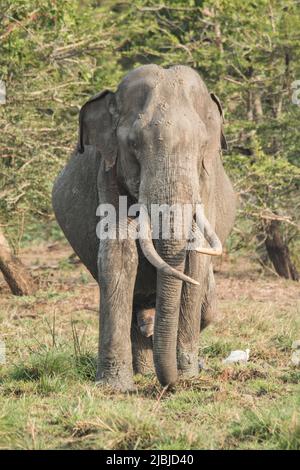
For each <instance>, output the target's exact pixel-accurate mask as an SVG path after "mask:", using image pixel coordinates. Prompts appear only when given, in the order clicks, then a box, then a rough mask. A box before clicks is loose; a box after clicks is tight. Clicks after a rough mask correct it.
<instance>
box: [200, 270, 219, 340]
mask: <svg viewBox="0 0 300 470" xmlns="http://www.w3.org/2000/svg"><path fill="white" fill-rule="evenodd" d="M215 287H216V283H215V277H214V272H213V266H212V263H211V264H210V266H209V275H208V282H207V290H206V293H205V296H204V300H203V302H202V305H201V322H200V331H202V330H203V329H204V328H206V327H207V326H208V325H209V324H210V323H212V322H215V321H217V318H218V313H217V299H216V291H215Z"/></svg>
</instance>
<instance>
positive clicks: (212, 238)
mask: <svg viewBox="0 0 300 470" xmlns="http://www.w3.org/2000/svg"><path fill="white" fill-rule="evenodd" d="M199 232H200V233H199ZM192 235H193V237H194V238H195V239H196V240H195V242H196V247H195V248H193V251H197V252H198V253H202V254H204V255H210V256H221V254H222V243H221V241H220V240H219V237H218V236H217V234H216V232H215V231H214V230H213V229H212V227H211V225H210V223H209V222H208V220H207V218H206V217H205V215H204V214H201V218H200V223H199V225H198V224H197V223H196V222H195V221H193V227H192ZM202 236H204V238H205V240H206V241H207V242H208V243H209V245H210V248H205V247H202V246H201V245H202V241H203V237H202ZM195 242H194V243H195Z"/></svg>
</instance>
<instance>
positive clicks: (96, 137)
mask: <svg viewBox="0 0 300 470" xmlns="http://www.w3.org/2000/svg"><path fill="white" fill-rule="evenodd" d="M113 102H114V93H113V92H111V91H109V90H104V91H102V92H101V93H98V94H97V95H95V96H93V97H92V98H90V99H89V100H88V101H87V102H86V103H85V104H84V105H83V106H82V108H81V110H80V114H79V142H78V151H79V152H80V153H83V152H84V146H85V145H92V146H94V147H95V148H96V151H97V152H98V153H100V155H101V157H102V158H103V159H104V162H105V170H106V171H108V170H110V169H111V168H112V167H113V166H114V164H115V162H116V158H117V139H116V132H115V125H114V122H113V120H114V118H113V114H112V112H111V109H112V106H113Z"/></svg>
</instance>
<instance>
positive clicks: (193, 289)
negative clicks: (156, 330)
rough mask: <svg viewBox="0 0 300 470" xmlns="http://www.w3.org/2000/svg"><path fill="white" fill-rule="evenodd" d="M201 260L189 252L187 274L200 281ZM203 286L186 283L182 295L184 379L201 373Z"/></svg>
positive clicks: (179, 361) (180, 359)
mask: <svg viewBox="0 0 300 470" xmlns="http://www.w3.org/2000/svg"><path fill="white" fill-rule="evenodd" d="M200 263H201V259H200V257H199V255H198V254H197V253H195V252H191V251H190V252H188V254H187V259H186V273H187V274H188V275H189V276H191V277H193V278H194V277H195V278H197V280H198V275H199V272H200V271H201V264H200ZM202 291H203V286H202V285H201V284H200V285H199V286H194V285H191V284H187V283H184V284H183V287H182V293H181V306H180V316H179V330H178V339H177V364H178V371H179V373H180V375H181V376H183V377H186V378H188V377H193V376H195V375H197V374H198V372H199V365H198V349H199V311H200V306H201V297H202Z"/></svg>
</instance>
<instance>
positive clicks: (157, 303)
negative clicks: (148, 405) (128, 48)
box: [52, 64, 236, 391]
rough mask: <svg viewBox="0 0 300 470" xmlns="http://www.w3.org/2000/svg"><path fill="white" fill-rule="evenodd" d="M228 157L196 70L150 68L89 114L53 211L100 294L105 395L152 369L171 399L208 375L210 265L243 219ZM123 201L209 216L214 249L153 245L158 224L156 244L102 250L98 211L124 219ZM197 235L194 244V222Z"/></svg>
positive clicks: (206, 222)
mask: <svg viewBox="0 0 300 470" xmlns="http://www.w3.org/2000/svg"><path fill="white" fill-rule="evenodd" d="M224 146H226V139H225V136H224V132H223V111H222V107H221V104H220V101H219V100H218V98H217V96H216V95H214V94H213V93H209V92H208V89H207V87H206V85H205V83H204V81H203V80H202V78H201V77H200V75H199V74H198V73H197V72H196V71H195V70H193V69H192V68H190V67H188V66H184V65H175V66H172V67H169V68H163V67H161V66H158V65H155V64H149V65H143V66H140V67H138V68H136V69H134V70H132V71H130V72H129V73H128V74H127V75H126V76H125V77H124V78H123V79H122V81H121V82H120V84H119V86H118V88H117V90H116V91H115V92H113V91H110V90H104V91H102V92H100V93H98V94H97V95H95V96H93V97H92V98H91V99H89V100H88V101H87V102H86V103H85V104H84V105H83V107H82V108H81V110H80V114H79V139H78V144H77V146H76V148H75V150H74V152H73V154H72V155H71V158H70V159H69V161H68V163H67V164H66V166H65V167H64V169H63V170H62V171H61V173H60V174H59V175H58V177H57V179H56V181H55V183H54V186H53V193H52V203H53V208H54V213H55V216H56V219H57V221H58V223H59V225H60V227H61V229H62V230H63V232H64V234H65V236H66V238H67V239H68V241H69V243H70V244H71V246H72V248H73V250H74V251H75V253H76V254H77V255H78V256H79V258H80V259H81V261H82V262H83V264H84V265H85V266H86V267H87V269H88V270H89V271H90V273H91V274H92V276H93V277H94V278H95V280H96V281H97V282H98V283H99V288H100V321H99V325H100V326H99V329H100V330H99V349H98V360H97V373H96V383H98V384H108V385H110V386H112V387H113V388H115V389H117V390H122V391H128V390H132V389H134V381H133V374H134V373H137V372H141V373H143V372H146V371H148V370H151V368H152V366H153V364H154V369H155V372H156V375H157V378H158V380H159V382H160V384H161V385H162V386H164V387H165V386H166V387H172V386H174V384H175V383H176V382H177V380H178V377H183V378H190V377H194V376H196V375H197V374H198V373H199V365H198V348H199V331H200V329H203V328H204V327H206V326H207V325H208V324H209V323H210V322H211V321H212V320H213V319H214V317H215V315H216V300H215V298H216V294H215V280H214V272H213V261H212V260H213V256H214V255H219V254H220V253H221V250H222V244H223V243H224V242H225V240H226V238H227V237H228V235H229V233H230V231H231V229H232V227H233V224H234V219H235V212H236V195H235V192H234V190H233V187H232V184H231V182H230V180H229V177H228V176H227V174H226V172H225V170H224V167H223V163H222V148H224ZM120 196H126V197H127V199H126V200H127V204H128V207H130V206H131V205H133V204H140V205H143V207H146V208H149V207H150V205H152V204H158V205H161V204H166V205H168V206H172V205H174V204H179V205H180V204H182V205H183V204H189V205H190V206H191V207H192V208H194V207H196V204H201V205H202V207H203V209H204V216H203V226H202V228H201V227H200V225H199V224H198V225H199V227H200V229H201V230H200V232H201V235H202V240H204V242H203V243H202V245H201V244H200V245H201V246H200V245H199V244H198V245H199V246H198V248H197V249H188V243H189V239H188V237H181V238H179V239H175V238H169V239H166V238H164V237H162V236H161V234H160V233H159V234H158V237H157V238H156V239H153V238H152V231H151V230H152V226H151V221H150V222H149V220H148V221H147V224H148V225H147V230H148V231H147V235H146V236H143V237H141V236H140V237H139V236H138V237H137V238H122V237H120V236H116V237H115V238H112V239H110V238H107V239H101V238H100V239H99V237H98V236H97V234H96V227H97V224H98V222H99V217H98V216H97V215H96V212H97V207H98V206H99V204H110V205H112V206H113V207H114V208H115V210H116V213H117V214H118V213H119V206H118V204H119V198H120ZM193 210H194V209H193ZM192 215H193V217H194V214H192ZM128 220H138V218H135V219H132V218H129V219H128ZM145 220H146V219H145ZM191 224H192V227H194V229H193V230H192V232H191V233H194V234H195V233H196V231H195V230H196V229H199V227H198V226H197V224H196V229H195V217H194V218H193V220H192V222H191ZM132 227H133V230H135V229H136V225H134V224H133V225H132ZM192 227H191V229H192ZM198 231H199V230H198ZM118 233H119V232H118ZM194 238H195V237H194ZM198 238H199V237H198ZM196 239H197V237H196ZM205 246H206V248H205ZM153 322H154V325H153ZM200 325H201V327H200Z"/></svg>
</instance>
